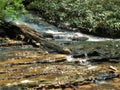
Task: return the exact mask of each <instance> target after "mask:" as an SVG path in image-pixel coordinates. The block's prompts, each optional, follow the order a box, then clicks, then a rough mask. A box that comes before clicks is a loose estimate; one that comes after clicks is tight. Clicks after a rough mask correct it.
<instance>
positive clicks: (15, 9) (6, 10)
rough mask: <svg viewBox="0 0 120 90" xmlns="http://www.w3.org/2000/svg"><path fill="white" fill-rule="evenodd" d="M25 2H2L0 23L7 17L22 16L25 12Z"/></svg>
mask: <svg viewBox="0 0 120 90" xmlns="http://www.w3.org/2000/svg"><path fill="white" fill-rule="evenodd" d="M22 1H23V0H0V22H2V21H3V20H4V19H5V17H8V16H9V17H13V18H15V17H16V16H17V15H20V13H21V12H24V11H25V8H24V5H23V4H22Z"/></svg>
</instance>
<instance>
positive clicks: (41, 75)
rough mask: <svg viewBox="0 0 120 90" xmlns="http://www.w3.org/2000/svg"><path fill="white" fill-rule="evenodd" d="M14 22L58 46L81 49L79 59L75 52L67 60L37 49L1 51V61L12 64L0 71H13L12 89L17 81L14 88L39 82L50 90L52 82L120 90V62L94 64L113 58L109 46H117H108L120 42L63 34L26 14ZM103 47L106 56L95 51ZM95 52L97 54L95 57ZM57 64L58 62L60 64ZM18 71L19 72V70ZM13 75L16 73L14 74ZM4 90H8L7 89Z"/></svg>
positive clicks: (94, 89)
mask: <svg viewBox="0 0 120 90" xmlns="http://www.w3.org/2000/svg"><path fill="white" fill-rule="evenodd" d="M6 20H7V21H11V19H9V18H8V19H6ZM14 22H15V23H16V24H25V25H27V26H28V27H30V28H32V29H34V30H36V31H38V32H40V33H42V34H43V35H45V36H46V38H51V39H50V40H54V41H55V42H59V43H60V44H61V43H63V42H64V44H66V46H65V47H70V48H71V49H73V51H74V49H77V50H76V52H77V55H76V52H74V53H73V54H71V55H67V56H66V55H54V54H51V55H48V56H47V54H40V50H39V49H36V48H33V47H32V46H29V47H26V46H22V48H19V46H18V47H12V48H9V47H5V48H0V61H6V60H9V62H3V63H0V68H2V67H6V69H8V70H6V69H5V70H6V71H9V73H10V75H13V76H10V78H13V79H15V80H13V81H9V79H10V78H9V79H7V80H8V82H9V83H8V84H9V85H10V82H14V81H15V82H14V83H13V85H17V84H18V85H21V84H20V82H21V83H28V82H34V81H35V80H39V82H40V83H42V84H43V85H48V87H49V84H51V82H53V84H56V83H57V84H64V83H68V82H71V84H73V86H76V85H75V83H72V82H76V83H77V84H78V88H79V89H80V90H102V88H104V90H119V87H120V84H119V82H120V80H119V78H116V77H119V69H120V63H119V60H118V62H117V63H111V62H109V61H108V62H107V61H106V62H104V63H103V61H100V62H99V61H95V62H92V61H91V59H92V60H97V59H98V60H102V59H103V58H104V56H105V55H106V53H107V55H108V57H110V56H111V55H109V49H108V48H109V46H112V45H113V43H110V45H109V44H108V43H107V41H108V42H112V41H117V43H119V39H115V40H114V39H110V38H101V37H95V36H91V35H86V34H83V33H80V32H72V31H69V30H61V29H58V28H56V27H55V26H53V25H50V24H48V23H47V22H45V21H44V20H43V19H42V18H41V17H39V16H37V15H33V14H25V15H24V16H23V17H21V18H19V19H18V20H15V21H14ZM101 42H105V43H104V44H103V43H102V44H101ZM98 43H99V44H98ZM67 44H68V45H67ZM86 44H87V46H86ZM114 44H116V43H114ZM94 45H96V46H95V48H93V47H92V46H94ZM116 45H117V46H116V47H112V48H113V49H115V48H116V49H117V50H118V52H119V44H116ZM102 47H104V48H105V51H106V53H105V54H104V53H103V52H102V51H94V50H101V48H102ZM112 48H111V50H112V51H111V52H114V50H113V49H112ZM91 51H93V52H92V53H91ZM116 53H117V52H115V54H116ZM118 55H119V53H118ZM101 56H102V59H101ZM26 57H27V59H26ZM61 57H62V59H60V60H59V58H61ZM106 57H107V56H106ZM24 58H25V59H24ZM96 58H97V59H96ZM13 59H14V60H13ZM29 60H30V61H29ZM36 60H37V61H36ZM42 60H43V61H42ZM56 60H58V61H57V63H56ZM64 60H65V61H64ZM112 60H113V61H114V58H112ZM28 61H29V62H28ZM18 62H19V63H18ZM24 62H25V63H24ZM114 62H115V61H114ZM9 63H11V64H10V66H3V65H2V64H5V65H9ZM26 64H27V65H26ZM31 65H32V66H31ZM18 67H19V70H17V69H16V68H18ZM10 68H11V69H10ZM23 69H24V70H23ZM2 71H3V72H2ZM12 71H13V72H14V73H12V74H11V72H12ZM0 73H2V74H3V75H6V74H5V72H4V69H1V72H0ZM33 73H34V74H33ZM17 75H18V79H17V78H15V77H16V76H17ZM20 75H21V76H22V77H23V80H22V79H19V78H21V77H20ZM47 75H48V76H47ZM117 75H118V76H117ZM28 77H30V80H26V79H28ZM86 78H87V79H86ZM112 78H113V79H112ZM111 79H112V80H111ZM0 80H3V81H4V80H5V79H4V78H3V76H0ZM10 80H11V79H10ZM84 80H85V82H83V84H84V83H85V85H82V86H81V83H80V82H82V81H84ZM89 81H90V82H89ZM1 82H2V81H0V83H1ZM86 82H87V83H86ZM114 82H116V84H117V85H114ZM36 83H37V84H38V82H35V84H36ZM79 84H80V86H79ZM0 85H1V84H0ZM9 85H8V86H9ZM33 86H34V85H33ZM35 86H36V85H35ZM39 86H40V85H39ZM69 86H70V85H69V84H68V87H69ZM31 87H32V85H31ZM50 87H52V86H50ZM70 87H72V86H70ZM11 88H12V89H16V87H11ZM66 88H67V87H66ZM1 89H2V88H1ZM3 89H5V90H7V89H8V88H7V87H4V88H3ZM8 90H9V89H8ZM40 90H41V89H40ZM66 90H67V89H66Z"/></svg>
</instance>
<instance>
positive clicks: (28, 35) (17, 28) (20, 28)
mask: <svg viewBox="0 0 120 90" xmlns="http://www.w3.org/2000/svg"><path fill="white" fill-rule="evenodd" d="M6 24H7V26H6V27H5V26H4V27H3V28H4V30H5V32H6V33H7V36H8V37H10V38H12V39H21V40H23V41H25V42H27V43H29V44H32V45H35V46H37V47H38V46H39V47H41V48H44V49H48V50H50V49H53V50H55V51H56V52H59V53H66V54H69V53H70V52H69V51H68V50H64V49H63V47H61V46H59V45H58V44H55V43H54V42H52V41H48V40H46V39H45V38H44V37H43V36H42V34H40V33H38V32H36V31H35V30H33V29H31V28H29V27H28V26H26V25H17V24H14V23H6ZM10 31H11V33H9V32H10ZM18 36H19V38H18ZM33 41H34V42H33Z"/></svg>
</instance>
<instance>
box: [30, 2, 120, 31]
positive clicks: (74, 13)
mask: <svg viewBox="0 0 120 90" xmlns="http://www.w3.org/2000/svg"><path fill="white" fill-rule="evenodd" d="M119 5H120V0H33V2H32V3H31V4H30V5H29V6H28V8H29V9H37V10H39V11H40V12H41V14H42V15H43V16H44V17H45V18H46V19H48V20H51V21H52V22H57V23H69V24H70V25H71V26H76V27H80V28H86V29H88V30H89V31H92V32H93V31H95V30H96V29H98V28H100V29H105V30H106V32H108V31H109V32H111V30H115V31H116V30H117V31H118V30H120V6H119Z"/></svg>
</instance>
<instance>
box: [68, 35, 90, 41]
mask: <svg viewBox="0 0 120 90" xmlns="http://www.w3.org/2000/svg"><path fill="white" fill-rule="evenodd" d="M70 39H72V41H86V40H88V39H89V38H88V37H84V36H83V37H82V36H74V37H71V38H70Z"/></svg>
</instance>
